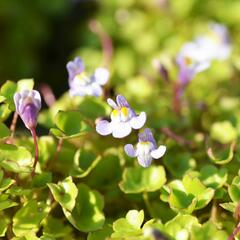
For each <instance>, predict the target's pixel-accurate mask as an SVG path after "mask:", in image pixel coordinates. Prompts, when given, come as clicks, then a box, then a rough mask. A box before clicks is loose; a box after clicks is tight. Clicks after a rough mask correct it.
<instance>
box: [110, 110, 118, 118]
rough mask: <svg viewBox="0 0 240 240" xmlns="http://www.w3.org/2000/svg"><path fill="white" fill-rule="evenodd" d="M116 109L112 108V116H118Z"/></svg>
mask: <svg viewBox="0 0 240 240" xmlns="http://www.w3.org/2000/svg"><path fill="white" fill-rule="evenodd" d="M118 114H119V113H118V110H117V109H114V110H113V111H112V115H113V117H117V116H118Z"/></svg>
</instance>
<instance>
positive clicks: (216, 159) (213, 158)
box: [207, 141, 236, 165]
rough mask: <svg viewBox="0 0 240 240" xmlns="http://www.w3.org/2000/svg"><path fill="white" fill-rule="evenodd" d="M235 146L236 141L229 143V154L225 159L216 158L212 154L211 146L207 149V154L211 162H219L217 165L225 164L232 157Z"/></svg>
mask: <svg viewBox="0 0 240 240" xmlns="http://www.w3.org/2000/svg"><path fill="white" fill-rule="evenodd" d="M235 146H236V142H235V141H234V142H232V143H231V145H230V149H229V154H228V156H227V158H226V159H219V158H216V157H215V156H214V154H213V151H212V148H209V149H208V151H207V154H208V156H209V158H210V159H211V160H212V162H213V163H215V164H219V165H223V164H227V163H229V162H231V161H232V159H233V156H234V149H235Z"/></svg>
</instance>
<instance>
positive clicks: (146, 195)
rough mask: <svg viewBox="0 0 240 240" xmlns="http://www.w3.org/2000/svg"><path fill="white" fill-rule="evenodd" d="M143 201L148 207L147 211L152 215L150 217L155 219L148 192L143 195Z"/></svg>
mask: <svg viewBox="0 0 240 240" xmlns="http://www.w3.org/2000/svg"><path fill="white" fill-rule="evenodd" d="M143 200H144V202H145V205H146V207H147V210H148V212H149V214H150V216H151V217H152V218H153V217H154V214H153V211H152V207H151V204H150V202H149V198H148V193H147V192H144V193H143Z"/></svg>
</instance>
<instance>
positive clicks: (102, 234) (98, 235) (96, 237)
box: [87, 225, 113, 240]
mask: <svg viewBox="0 0 240 240" xmlns="http://www.w3.org/2000/svg"><path fill="white" fill-rule="evenodd" d="M112 231H113V230H112V228H111V227H110V226H108V225H104V226H103V228H102V229H100V230H98V231H95V232H91V233H89V234H88V237H87V240H103V239H108V238H110V236H111V234H112Z"/></svg>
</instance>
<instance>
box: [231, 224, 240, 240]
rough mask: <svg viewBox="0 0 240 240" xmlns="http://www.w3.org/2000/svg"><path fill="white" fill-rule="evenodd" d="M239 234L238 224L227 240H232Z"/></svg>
mask: <svg viewBox="0 0 240 240" xmlns="http://www.w3.org/2000/svg"><path fill="white" fill-rule="evenodd" d="M239 232H240V223H238V225H237V226H236V228H235V229H234V230H233V233H232V234H231V235H230V236H229V237H228V240H234V238H235V237H236V236H237V235H238V233H239Z"/></svg>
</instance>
